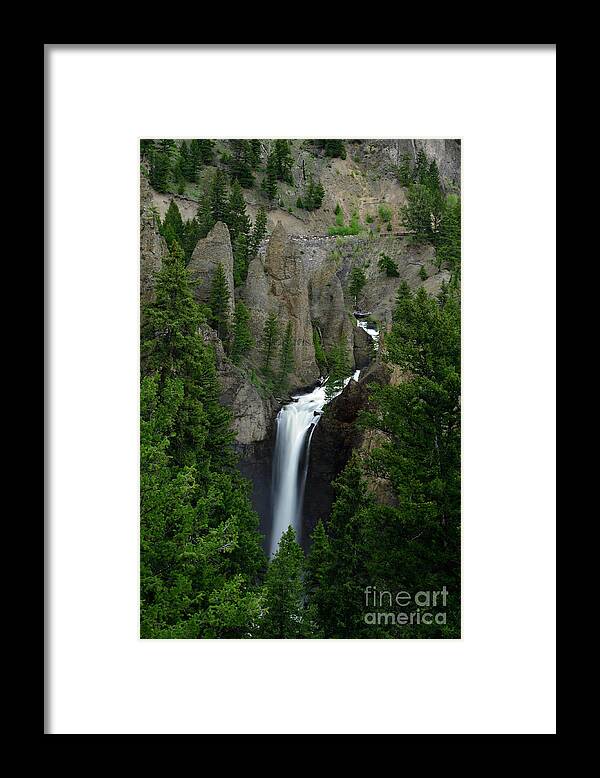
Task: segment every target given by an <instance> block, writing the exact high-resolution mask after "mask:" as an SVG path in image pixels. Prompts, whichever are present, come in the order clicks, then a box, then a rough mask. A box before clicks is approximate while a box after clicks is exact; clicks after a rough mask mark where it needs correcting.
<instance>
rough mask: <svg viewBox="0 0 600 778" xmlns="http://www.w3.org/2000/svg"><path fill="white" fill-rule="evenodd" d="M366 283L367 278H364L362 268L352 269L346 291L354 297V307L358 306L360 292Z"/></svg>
mask: <svg viewBox="0 0 600 778" xmlns="http://www.w3.org/2000/svg"><path fill="white" fill-rule="evenodd" d="M366 283H367V277H366V276H365V271H364V270H363V269H362V267H354V268H352V272H351V273H350V283H349V285H348V291H349V292H350V294H351V295H352V297H354V305H355V306H356V305H358V298H359V297H360V295H361V293H362V290H363V289H364V288H365V284H366Z"/></svg>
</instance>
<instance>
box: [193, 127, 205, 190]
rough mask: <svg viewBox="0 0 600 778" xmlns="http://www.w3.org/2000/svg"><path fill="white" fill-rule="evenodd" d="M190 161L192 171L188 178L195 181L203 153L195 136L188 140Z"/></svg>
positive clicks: (202, 160) (202, 159) (202, 162)
mask: <svg viewBox="0 0 600 778" xmlns="http://www.w3.org/2000/svg"><path fill="white" fill-rule="evenodd" d="M190 163H191V168H192V171H193V177H192V178H191V179H190V180H191V181H197V180H198V172H199V170H200V168H201V167H202V165H203V164H204V155H203V153H202V147H201V146H200V141H199V140H198V139H197V138H193V139H192V140H191V141H190Z"/></svg>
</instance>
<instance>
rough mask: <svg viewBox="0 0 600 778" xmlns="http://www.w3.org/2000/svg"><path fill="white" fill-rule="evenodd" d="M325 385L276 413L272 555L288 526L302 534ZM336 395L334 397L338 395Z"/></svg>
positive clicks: (294, 400) (345, 382)
mask: <svg viewBox="0 0 600 778" xmlns="http://www.w3.org/2000/svg"><path fill="white" fill-rule="evenodd" d="M359 375H360V370H357V371H356V372H355V373H354V374H353V375H352V376H350V377H348V378H347V379H346V380H345V381H344V384H343V386H344V387H345V386H347V384H348V382H349V381H351V380H352V379H353V380H355V381H358V378H359ZM325 384H326V380H322V381H321V383H320V384H319V386H317V387H316V388H315V389H313V390H312V392H309V393H308V394H301V395H297V396H295V397H293V398H292V400H293V402H291V403H288V404H287V405H284V406H283V408H282V409H281V410H280V411H279V413H278V414H277V433H276V438H275V453H274V455H273V475H272V496H273V523H272V527H271V546H270V554H271V556H273V554H274V553H275V552H276V551H277V546H278V545H279V539H280V538H281V536H282V535H283V533H284V532H285V531H286V529H287V528H288V527H289V526H290V525H291V526H292V527H293V528H294V530H295V532H296V537H297V539H298V540H300V539H301V537H302V503H303V500H304V486H305V484H306V474H307V472H308V458H309V453H310V441H311V438H312V434H313V432H314V430H315V427H316V426H317V424H318V422H319V419H320V418H321V413H322V411H323V408H324V407H325V405H326V404H327V402H328V400H327V398H326V397H325ZM340 391H341V390H340ZM339 393H340V392H338V393H337V394H339ZM337 394H336V395H334V396H335V397H337ZM331 399H333V397H332V398H331Z"/></svg>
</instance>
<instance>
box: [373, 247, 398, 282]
mask: <svg viewBox="0 0 600 778" xmlns="http://www.w3.org/2000/svg"><path fill="white" fill-rule="evenodd" d="M377 266H378V267H379V269H380V270H381V271H383V272H384V273H385V274H386V276H388V277H389V278H398V276H399V275H400V274H399V273H398V266H397V265H396V263H395V262H394V260H393V259H392V258H391V257H389V256H388V255H387V254H385V253H384V252H383V251H382V252H381V254H380V255H379V262H378V263H377Z"/></svg>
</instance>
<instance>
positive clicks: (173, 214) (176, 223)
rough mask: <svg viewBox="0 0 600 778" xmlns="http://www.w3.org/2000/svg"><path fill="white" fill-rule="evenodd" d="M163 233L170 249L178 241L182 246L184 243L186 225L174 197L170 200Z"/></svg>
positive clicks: (162, 225)
mask: <svg viewBox="0 0 600 778" xmlns="http://www.w3.org/2000/svg"><path fill="white" fill-rule="evenodd" d="M160 232H161V235H162V236H163V238H164V239H165V241H166V242H167V246H168V247H169V249H170V248H171V247H172V245H173V243H174V242H175V241H177V243H179V245H180V246H182V245H183V243H184V226H183V219H182V218H181V212H180V211H179V208H178V206H177V203H176V202H175V200H173V198H171V201H170V202H169V207H168V208H167V212H166V214H165V218H164V220H163V222H162V224H161V228H160Z"/></svg>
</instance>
